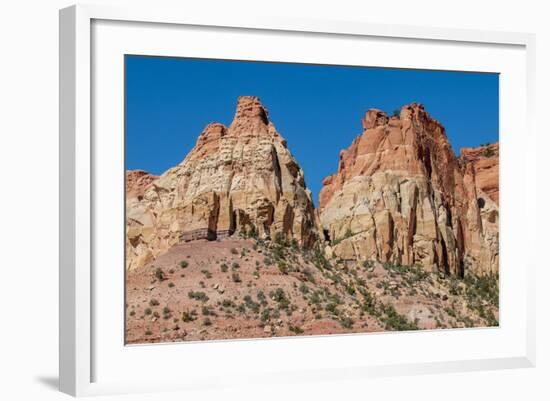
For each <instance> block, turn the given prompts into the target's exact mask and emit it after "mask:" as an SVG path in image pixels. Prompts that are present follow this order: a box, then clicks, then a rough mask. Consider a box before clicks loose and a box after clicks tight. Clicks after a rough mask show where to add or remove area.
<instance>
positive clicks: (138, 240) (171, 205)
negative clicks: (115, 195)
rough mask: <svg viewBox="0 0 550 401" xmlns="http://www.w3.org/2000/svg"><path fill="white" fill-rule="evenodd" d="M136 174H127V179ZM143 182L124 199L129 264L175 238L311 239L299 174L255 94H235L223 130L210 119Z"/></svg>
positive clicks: (312, 224) (309, 211)
mask: <svg viewBox="0 0 550 401" xmlns="http://www.w3.org/2000/svg"><path fill="white" fill-rule="evenodd" d="M136 174H138V173H136V172H128V173H127V177H128V181H127V182H134V181H136V179H135V177H132V176H135V175H136ZM140 174H141V173H140ZM142 179H143V178H142ZM143 183H145V182H143ZM145 187H146V188H144V189H142V190H141V191H139V190H134V192H132V196H128V197H127V202H126V210H127V244H126V245H127V246H126V266H127V268H128V269H133V268H137V267H141V266H144V265H145V264H147V263H149V262H150V261H152V260H153V259H155V258H156V257H157V256H158V255H160V254H162V253H164V252H166V251H167V250H168V249H170V248H171V247H172V246H173V245H175V244H177V243H180V242H181V241H188V240H197V239H209V240H214V239H218V238H223V237H227V236H232V235H234V234H244V235H252V236H258V237H260V238H266V237H271V238H273V237H275V236H282V237H283V238H285V239H287V240H295V241H296V242H298V243H299V244H300V245H302V246H310V245H311V244H312V243H314V242H315V241H316V240H317V236H318V231H317V227H318V225H317V223H316V218H315V210H314V206H313V202H312V198H311V193H310V191H309V190H307V189H306V185H305V181H304V173H303V171H302V169H301V168H300V166H299V165H298V164H297V162H296V160H295V159H294V158H293V156H292V155H291V154H290V152H289V150H288V149H287V145H286V141H285V140H284V139H283V138H282V137H281V135H279V133H278V132H277V131H276V129H275V126H274V125H273V123H272V122H271V121H270V120H269V118H268V112H267V110H266V108H265V107H264V106H263V105H262V104H261V103H260V101H259V99H258V98H256V97H240V98H239V99H238V104H237V110H236V113H235V117H234V119H233V122H232V123H231V125H230V126H229V127H226V126H224V125H223V124H218V123H213V124H209V125H208V126H207V127H206V128H205V129H204V131H203V132H202V133H201V134H200V136H199V138H198V140H197V143H196V145H195V147H194V148H193V149H192V150H191V152H190V153H189V154H188V155H187V157H186V158H185V159H184V160H183V161H182V162H181V163H180V164H179V165H178V166H176V167H174V168H171V169H169V170H168V171H166V172H165V173H164V174H162V175H161V176H160V177H158V178H156V179H154V180H152V181H151V182H149V183H147V184H146V185H145ZM134 193H135V196H134Z"/></svg>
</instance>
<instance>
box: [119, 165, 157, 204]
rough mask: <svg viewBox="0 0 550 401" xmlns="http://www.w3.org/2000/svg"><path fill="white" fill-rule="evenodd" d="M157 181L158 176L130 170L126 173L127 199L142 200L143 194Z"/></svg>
mask: <svg viewBox="0 0 550 401" xmlns="http://www.w3.org/2000/svg"><path fill="white" fill-rule="evenodd" d="M156 179H157V176H155V175H153V174H149V173H148V172H146V171H143V170H129V171H127V172H126V198H128V199H132V198H137V199H138V200H141V199H142V198H143V194H144V193H145V191H146V190H147V188H149V186H150V184H151V182H153V181H154V180H156Z"/></svg>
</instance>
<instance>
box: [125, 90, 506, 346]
mask: <svg viewBox="0 0 550 401" xmlns="http://www.w3.org/2000/svg"><path fill="white" fill-rule="evenodd" d="M362 126H363V132H362V133H361V134H360V135H359V136H358V137H357V138H356V139H355V140H354V141H353V143H351V145H350V147H349V148H348V149H346V150H343V151H341V153H340V162H339V167H338V171H337V172H335V174H333V175H332V176H330V177H327V178H326V179H325V180H324V181H323V189H322V191H321V193H320V199H319V209H318V210H315V208H314V205H313V201H312V196H311V192H310V191H309V189H308V188H307V186H306V182H305V179H304V172H303V170H302V169H301V167H300V166H299V164H298V162H297V161H296V159H295V158H294V157H293V156H292V154H291V152H290V150H289V149H288V147H287V144H286V141H285V140H284V138H283V137H282V136H281V135H280V134H279V133H278V132H277V130H276V128H275V126H274V124H273V123H272V122H271V121H270V119H269V115H268V112H267V109H266V108H265V107H264V106H263V105H262V104H261V102H260V100H259V99H258V98H256V97H241V98H239V100H238V104H237V108H236V112H235V117H234V119H233V122H232V123H231V124H230V125H229V126H228V127H226V126H224V125H222V124H219V123H213V124H209V125H208V126H207V127H206V128H205V129H204V131H203V132H202V133H201V134H200V135H199V137H198V139H197V142H196V145H195V147H194V148H193V149H192V150H191V151H190V152H189V154H188V155H187V156H186V157H185V159H184V160H183V161H182V162H181V163H180V164H179V165H177V166H175V167H173V168H171V169H169V170H168V171H166V172H165V173H164V174H162V175H160V176H158V177H156V176H153V175H150V174H148V173H146V172H144V171H141V170H140V171H128V172H127V179H126V195H127V196H126V209H127V238H126V271H127V273H126V274H127V294H126V304H127V333H126V337H127V338H126V339H127V341H128V342H129V343H142V342H164V341H180V340H203V339H226V338H251V337H267V336H286V335H298V334H303V335H307V334H330V333H348V332H372V331H384V330H413V329H435V328H452V327H479V326H494V325H498V254H499V251H498V143H497V144H486V145H483V146H482V147H480V148H468V149H463V150H462V152H461V155H460V157H457V156H455V155H454V153H453V152H452V148H451V146H450V144H449V142H448V139H447V136H446V134H445V129H444V127H443V126H442V125H441V124H440V123H439V122H437V121H436V120H434V119H433V118H432V117H430V116H429V114H428V113H427V112H426V111H425V110H424V108H423V107H422V105H418V104H414V103H413V104H411V105H407V106H404V107H403V108H402V109H401V110H400V112H399V113H394V115H393V116H388V115H386V114H385V113H383V112H382V111H380V110H376V109H372V110H369V111H367V112H366V114H365V117H364V119H363V121H362Z"/></svg>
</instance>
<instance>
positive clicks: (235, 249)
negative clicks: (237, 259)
mask: <svg viewBox="0 0 550 401" xmlns="http://www.w3.org/2000/svg"><path fill="white" fill-rule="evenodd" d="M230 252H231V253H232V254H233V255H238V254H239V251H237V248H231V249H230Z"/></svg>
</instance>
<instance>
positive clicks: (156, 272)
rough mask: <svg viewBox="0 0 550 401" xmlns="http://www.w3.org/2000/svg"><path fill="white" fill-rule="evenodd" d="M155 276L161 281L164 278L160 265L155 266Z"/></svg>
mask: <svg viewBox="0 0 550 401" xmlns="http://www.w3.org/2000/svg"><path fill="white" fill-rule="evenodd" d="M155 278H156V279H157V280H158V281H163V280H164V278H165V277H164V272H163V271H162V269H161V268H160V267H157V268H156V270H155Z"/></svg>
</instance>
